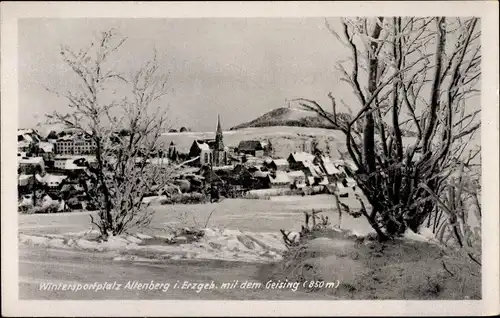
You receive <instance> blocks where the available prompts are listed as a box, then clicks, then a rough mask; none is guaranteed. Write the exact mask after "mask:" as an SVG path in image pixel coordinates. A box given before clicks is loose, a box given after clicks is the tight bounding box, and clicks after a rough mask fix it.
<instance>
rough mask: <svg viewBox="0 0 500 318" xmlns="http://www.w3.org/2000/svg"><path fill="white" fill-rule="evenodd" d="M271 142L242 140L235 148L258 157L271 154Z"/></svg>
mask: <svg viewBox="0 0 500 318" xmlns="http://www.w3.org/2000/svg"><path fill="white" fill-rule="evenodd" d="M270 145H271V144H270V143H269V142H267V141H260V140H242V141H240V143H239V144H238V147H237V148H236V149H235V151H236V152H238V153H239V154H245V155H251V156H254V157H257V158H262V157H264V156H269V154H270Z"/></svg>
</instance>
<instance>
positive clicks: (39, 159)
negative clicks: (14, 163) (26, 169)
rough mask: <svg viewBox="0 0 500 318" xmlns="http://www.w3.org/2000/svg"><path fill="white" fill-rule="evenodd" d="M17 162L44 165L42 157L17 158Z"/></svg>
mask: <svg viewBox="0 0 500 318" xmlns="http://www.w3.org/2000/svg"><path fill="white" fill-rule="evenodd" d="M18 163H19V164H39V165H41V166H44V161H43V158H42V157H30V158H19V159H18Z"/></svg>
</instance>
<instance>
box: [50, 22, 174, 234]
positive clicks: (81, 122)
mask: <svg viewBox="0 0 500 318" xmlns="http://www.w3.org/2000/svg"><path fill="white" fill-rule="evenodd" d="M125 41H126V38H124V37H120V36H118V35H117V34H116V33H115V31H114V30H110V31H107V32H103V33H102V34H101V35H100V38H99V39H98V40H97V41H94V42H92V43H90V45H89V46H88V47H87V48H86V49H83V50H79V51H74V50H72V49H71V48H69V47H66V46H63V47H62V48H61V57H62V60H63V62H64V63H65V64H66V65H67V66H69V67H70V69H71V70H72V71H73V74H74V75H75V76H76V78H77V80H78V81H79V83H80V85H79V87H78V88H76V89H69V90H68V91H67V92H59V91H55V93H56V94H57V95H59V96H61V97H64V98H65V99H66V100H67V101H68V102H69V105H68V106H69V108H70V112H69V113H66V114H63V113H59V112H55V113H53V114H51V115H49V116H48V117H49V120H50V121H52V122H56V123H61V124H64V125H65V126H67V127H69V128H75V129H78V130H80V131H84V132H86V133H87V134H88V135H89V137H90V138H91V139H92V140H93V142H94V143H95V157H96V161H97V165H96V167H89V174H90V179H91V180H92V184H93V185H94V186H93V187H90V189H89V192H90V193H89V197H90V198H92V199H93V200H95V205H96V206H97V207H98V209H99V213H98V217H97V219H93V218H92V216H91V222H92V223H93V224H95V225H96V226H97V227H98V228H99V230H100V232H101V234H102V236H103V238H104V239H107V238H108V236H110V235H118V234H120V233H122V232H123V231H125V230H127V229H129V228H131V227H136V226H143V225H146V224H148V223H149V222H150V221H151V218H152V212H151V211H150V210H149V209H147V204H145V203H144V202H143V199H144V197H145V195H146V194H147V193H148V192H150V191H151V189H152V188H155V187H157V188H160V187H162V186H163V185H165V184H166V183H167V182H168V180H169V178H170V176H171V172H172V171H171V170H172V169H171V168H170V167H167V165H166V162H165V161H164V160H165V159H163V158H158V153H159V151H160V150H162V149H163V148H165V147H164V145H163V144H162V143H161V140H160V136H161V133H162V132H164V131H165V129H166V124H167V117H166V112H165V111H162V110H160V108H154V107H153V106H154V104H155V103H156V102H157V101H159V100H160V99H161V98H162V97H163V96H165V95H166V94H167V93H168V90H169V87H168V86H167V84H168V81H167V76H166V75H163V74H161V73H160V72H161V71H160V66H159V63H158V60H157V58H156V52H154V56H153V58H152V59H151V60H150V61H147V62H146V63H144V64H143V65H142V66H141V67H140V68H139V69H138V70H137V71H135V72H131V73H130V75H129V76H125V75H123V74H122V73H119V72H117V71H115V70H114V67H113V65H112V63H113V62H114V61H116V57H115V56H114V54H115V53H116V52H117V51H119V50H120V48H121V47H122V45H123V44H124V43H125ZM110 63H111V65H110ZM117 92H121V93H120V95H121V96H120V98H115V97H114V96H116V95H118V93H117ZM152 107H153V110H152V109H151V108H152ZM155 161H158V162H155Z"/></svg>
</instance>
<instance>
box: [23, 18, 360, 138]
mask: <svg viewBox="0 0 500 318" xmlns="http://www.w3.org/2000/svg"><path fill="white" fill-rule="evenodd" d="M329 21H330V23H333V25H336V23H338V21H336V19H329ZM109 28H116V30H117V31H118V32H119V33H120V34H121V35H123V36H126V37H128V40H127V42H126V43H125V45H124V46H123V47H122V50H121V51H120V52H119V53H118V54H117V55H116V58H117V59H119V60H120V62H121V63H120V68H121V70H122V71H125V72H130V71H132V70H134V69H137V67H139V66H140V65H141V63H142V62H143V61H144V60H146V59H148V58H150V57H151V54H152V51H153V48H154V47H156V49H157V51H158V57H159V59H160V61H161V62H162V65H163V68H164V71H165V72H170V74H171V86H172V89H173V92H172V93H171V94H170V95H168V96H166V97H165V98H164V99H163V100H162V107H165V108H167V107H170V109H171V110H170V113H171V120H172V125H173V126H174V127H176V128H179V127H180V126H189V127H191V128H192V129H193V130H195V131H212V130H214V129H215V125H216V118H217V113H220V115H221V120H222V125H223V128H224V129H229V128H230V127H232V126H234V125H237V124H239V123H242V122H245V121H248V120H250V119H253V118H255V117H257V116H259V115H261V114H263V113H265V112H267V111H269V110H271V109H273V108H277V107H281V106H285V105H286V103H285V99H286V98H289V99H291V98H297V97H305V98H311V99H316V100H320V101H323V102H324V103H325V104H327V103H328V101H329V100H328V98H327V94H328V92H329V91H332V92H333V94H334V95H336V96H339V97H342V98H344V99H347V100H348V99H349V98H352V94H349V93H346V89H348V88H347V87H346V86H344V85H341V84H340V82H339V80H338V78H339V74H338V73H337V72H336V71H335V69H334V66H335V62H336V61H337V60H338V59H339V58H343V57H345V55H343V54H346V51H345V49H344V48H343V47H342V46H341V45H339V43H338V42H337V41H336V39H335V38H334V37H333V36H332V35H331V34H330V33H329V32H328V30H327V29H326V27H325V22H324V19H323V18H307V19H296V18H286V19H281V18H271V19H264V18H250V19H226V18H224V19H216V18H204V19H23V20H20V22H19V94H20V97H19V101H20V107H19V125H20V127H34V126H35V125H36V124H37V123H38V122H40V121H43V118H44V116H45V114H46V113H47V112H51V111H53V110H65V109H66V102H65V100H64V99H60V98H58V97H56V96H55V95H53V94H51V93H49V92H47V91H46V90H45V89H44V88H43V85H47V86H51V87H54V88H56V89H62V90H64V89H65V88H66V87H67V86H68V83H69V82H71V81H72V80H74V75H73V74H71V73H70V72H68V69H67V68H66V67H65V66H64V65H63V64H62V63H61V60H60V58H59V47H60V45H61V44H67V45H70V46H71V47H75V48H77V49H78V48H80V47H82V46H83V45H85V44H87V43H90V41H91V40H92V39H94V38H95V37H96V35H97V34H99V32H101V31H104V30H108V29H109Z"/></svg>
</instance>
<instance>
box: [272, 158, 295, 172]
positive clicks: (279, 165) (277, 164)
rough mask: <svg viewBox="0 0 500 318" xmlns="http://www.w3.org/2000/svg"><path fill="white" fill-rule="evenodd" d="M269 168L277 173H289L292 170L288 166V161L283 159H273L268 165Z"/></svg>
mask: <svg viewBox="0 0 500 318" xmlns="http://www.w3.org/2000/svg"><path fill="white" fill-rule="evenodd" d="M266 165H267V167H268V168H269V169H271V170H274V171H277V170H280V171H288V170H289V169H290V166H289V164H288V161H287V160H286V159H283V158H279V159H272V160H270V161H269V162H267V163H266Z"/></svg>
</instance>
